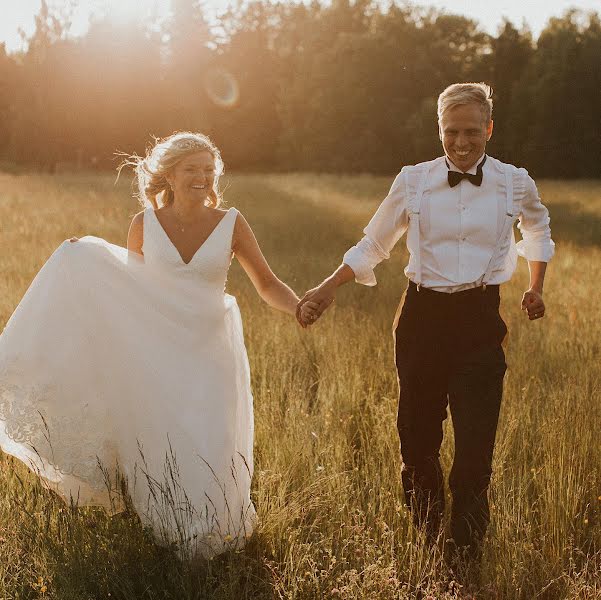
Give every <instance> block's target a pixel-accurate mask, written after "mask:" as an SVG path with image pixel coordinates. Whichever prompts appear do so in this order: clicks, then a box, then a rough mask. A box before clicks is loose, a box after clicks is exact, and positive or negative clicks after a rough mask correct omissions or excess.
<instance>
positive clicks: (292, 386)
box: [0, 174, 601, 600]
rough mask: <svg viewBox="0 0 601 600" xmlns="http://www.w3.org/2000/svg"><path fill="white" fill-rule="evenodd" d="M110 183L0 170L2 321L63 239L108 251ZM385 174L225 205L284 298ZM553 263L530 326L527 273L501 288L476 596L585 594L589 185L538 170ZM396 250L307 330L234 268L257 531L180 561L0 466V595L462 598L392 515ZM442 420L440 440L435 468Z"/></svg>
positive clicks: (593, 434) (347, 237) (593, 454)
mask: <svg viewBox="0 0 601 600" xmlns="http://www.w3.org/2000/svg"><path fill="white" fill-rule="evenodd" d="M126 179H127V178H126V177H123V178H122V180H121V181H120V183H119V184H118V185H117V186H114V184H113V180H114V177H113V176H112V175H79V174H78V175H67V174H65V175H59V176H47V175H34V174H27V175H20V176H19V175H0V248H1V252H0V328H1V327H3V325H4V324H5V322H6V320H7V319H8V317H9V316H10V314H11V313H12V311H13V310H14V308H15V306H16V305H17V304H18V302H19V300H20V299H21V297H22V295H23V294H24V292H25V290H26V289H27V286H28V285H29V283H30V282H31V280H32V278H33V277H34V275H35V273H36V272H37V271H38V269H39V268H40V266H41V265H42V264H43V262H44V261H45V260H46V259H47V258H48V256H49V255H50V254H51V252H52V251H53V250H54V249H55V248H56V246H58V244H59V243H60V242H61V241H62V240H63V239H65V238H67V237H70V236H72V235H79V236H80V235H85V234H93V235H98V236H101V237H104V238H105V239H107V240H109V241H111V242H114V243H118V244H121V245H123V244H124V243H125V236H126V231H127V227H128V223H129V219H130V217H131V215H132V214H133V213H134V212H135V211H137V210H138V209H137V207H136V203H135V201H134V200H132V199H131V193H130V192H131V190H130V187H129V182H128V181H126ZM391 179H392V178H379V177H369V176H356V177H350V176H349V177H336V176H320V175H317V176H314V175H269V176H262V175H238V176H228V177H226V183H227V186H228V189H227V191H226V194H225V198H226V201H227V203H228V205H234V206H236V207H238V208H239V209H240V210H241V211H242V212H243V213H244V214H245V216H246V217H247V219H248V220H249V222H250V223H251V225H252V226H253V228H254V230H255V233H256V235H257V238H258V239H259V242H260V244H261V246H262V248H263V251H264V253H265V255H266V256H267V258H268V260H269V262H270V264H271V266H272V267H273V269H274V270H275V271H276V273H277V274H278V275H279V276H280V277H281V278H282V279H284V280H285V281H287V282H288V283H289V284H290V285H291V286H292V287H293V288H294V289H295V290H296V291H297V292H298V293H301V292H303V291H304V290H305V289H306V288H308V287H312V286H313V285H315V284H316V283H317V282H319V281H320V280H321V279H322V278H323V276H325V275H326V274H327V273H329V272H330V271H331V270H332V269H333V268H334V267H335V266H337V265H338V264H339V261H340V258H341V256H342V254H343V252H344V251H345V250H346V249H347V248H348V247H349V246H350V245H352V244H353V243H354V242H355V240H357V239H358V237H359V236H360V235H361V229H362V227H363V226H364V224H365V223H366V222H367V220H368V219H369V216H370V215H371V214H372V212H373V210H374V209H375V207H376V206H377V205H378V202H379V200H381V198H382V197H383V196H384V195H385V193H386V191H387V189H388V187H389V185H390V182H391ZM539 187H540V190H541V195H542V196H543V198H544V199H545V202H546V203H547V205H548V206H549V208H550V211H551V217H552V228H553V237H554V239H555V241H556V243H557V253H556V256H555V258H554V260H553V261H552V263H551V265H550V268H549V271H548V277H547V280H546V288H545V300H546V303H547V316H546V317H545V318H544V319H542V320H540V321H535V322H529V321H528V320H527V318H526V317H525V316H524V315H523V314H522V313H521V312H520V310H519V302H520V298H521V293H522V291H523V290H524V289H525V287H526V285H527V267H526V264H525V262H524V261H520V262H521V264H520V267H519V271H518V272H517V273H516V276H515V277H514V278H513V280H512V281H511V282H510V283H509V284H507V285H505V286H504V289H503V290H502V310H503V316H504V318H505V320H506V322H507V324H508V327H509V331H510V337H509V343H508V346H507V349H506V351H507V362H508V365H509V369H508V372H507V376H506V383H505V396H504V404H503V407H502V414H501V421H500V425H499V430H498V435H497V446H496V453H495V461H494V475H493V483H492V487H491V490H490V495H491V501H492V502H491V504H492V522H491V525H490V528H489V535H488V538H487V543H486V547H485V551H484V564H483V575H482V581H481V582H480V583H479V584H478V587H479V592H478V593H477V595H476V597H477V598H479V599H480V598H482V599H493V598H495V599H503V600H534V599H535V598H536V599H543V600H552V599H553V600H555V599H556V600H560V599H561V600H564V599H576V598H578V599H581V600H584V599H587V600H593V599H598V598H601V443H600V432H601V367H600V365H601V319H600V316H601V311H600V310H599V296H600V292H601V285H600V284H599V282H600V281H601V182H594V181H589V182H582V181H581V182H561V181H542V182H539ZM405 252H406V251H405V249H404V242H401V243H400V244H399V245H398V248H397V249H396V251H395V253H394V255H393V257H392V258H391V260H389V261H388V262H387V263H385V264H383V265H381V266H380V267H379V269H378V271H377V273H376V274H377V276H378V280H379V285H378V286H377V287H375V288H372V289H369V288H365V287H362V286H358V285H353V284H350V285H348V286H346V288H344V289H343V290H341V291H340V293H339V297H338V300H337V303H336V305H335V306H334V307H333V308H332V309H331V310H330V311H329V313H328V314H327V316H324V318H323V319H322V320H321V321H320V322H319V323H318V324H317V325H316V326H315V327H314V328H313V329H312V330H310V331H303V330H301V329H300V328H299V327H298V326H296V324H295V323H294V322H293V321H292V319H290V318H289V317H287V316H286V315H282V314H279V313H276V312H274V311H272V310H271V309H269V308H268V307H267V306H265V305H264V304H262V303H261V301H260V299H259V298H258V296H257V295H256V294H255V292H254V290H253V288H252V286H251V285H250V283H249V281H248V280H247V279H246V277H245V275H244V273H243V272H242V271H241V269H240V268H239V266H238V265H237V264H236V263H234V265H233V267H232V270H231V272H230V281H229V291H230V293H233V294H234V295H236V296H237V298H238V301H239V304H240V308H241V311H242V315H243V319H244V326H245V338H246V345H247V348H248V352H249V358H250V363H251V369H252V381H253V390H254V397H255V420H256V438H255V467H256V470H255V478H254V483H253V497H254V501H255V504H256V507H257V510H258V514H259V519H260V524H259V527H258V530H257V532H256V534H255V535H254V537H253V538H252V541H251V543H250V544H249V545H248V546H247V547H246V548H245V549H244V550H243V551H240V552H234V553H231V554H226V555H223V556H220V557H218V558H216V559H214V560H212V561H208V562H205V563H202V564H195V565H190V564H186V563H179V562H178V561H177V560H176V558H175V557H174V556H173V555H172V554H170V553H169V552H168V551H164V550H161V549H159V548H157V547H155V546H154V545H153V544H152V543H151V541H150V538H149V536H148V533H147V532H145V531H143V530H142V529H141V528H140V527H139V525H138V523H137V522H136V520H135V518H129V517H128V518H113V519H109V518H107V517H106V515H105V514H104V513H103V512H102V511H99V510H94V509H86V510H72V509H69V508H66V507H64V506H63V505H62V504H61V503H60V502H59V501H57V500H56V499H55V498H54V497H53V496H52V495H51V494H49V493H48V492H46V491H45V490H43V488H42V487H41V486H40V484H39V482H38V481H37V480H36V479H35V477H33V476H32V475H31V474H30V473H29V472H28V470H27V469H26V468H24V467H22V466H21V465H19V464H16V463H15V462H14V461H13V460H12V459H10V458H8V457H6V456H4V455H1V456H0V598H6V599H11V600H13V599H15V600H16V599H29V598H55V599H59V600H71V599H72V600H87V599H96V598H105V599H106V598H111V599H112V600H115V599H134V598H135V599H154V598H157V599H158V598H161V599H165V598H173V599H178V600H180V599H187V598H197V599H205V598H215V599H228V600H242V599H249V600H250V599H252V600H255V599H257V600H259V599H274V600H275V599H284V598H286V599H288V598H290V599H292V598H294V599H303V600H304V599H307V600H319V599H322V598H323V599H329V598H336V599H354V598H365V599H374V600H375V599H378V600H387V599H397V598H398V599H405V598H407V599H409V598H411V599H413V598H427V597H430V598H433V599H436V600H441V599H452V598H461V597H465V593H464V592H465V590H464V589H461V586H460V585H458V584H457V583H456V582H453V581H452V580H451V578H450V576H449V573H448V571H447V570H446V568H445V566H444V563H443V561H442V560H441V557H440V555H439V553H437V552H432V551H430V550H428V549H427V548H426V547H425V546H424V545H423V544H422V540H421V538H420V536H419V535H417V534H416V532H415V531H414V529H413V528H412V526H411V524H410V520H409V518H408V515H407V513H406V511H405V509H404V507H403V502H402V491H401V484H400V458H399V452H398V440H397V433H396V429H395V417H396V402H397V400H396V394H397V389H396V377H395V371H394V365H393V362H392V338H391V322H392V319H393V316H394V313H395V310H396V306H397V303H398V301H399V298H400V296H401V293H402V291H403V288H404V286H405V281H404V278H403V275H402V266H403V265H404V262H405V258H406V257H405ZM449 421H450V419H449V420H447V422H446V425H447V432H446V436H445V443H444V447H443V464H444V468H445V471H446V473H448V471H449V468H450V463H451V459H452V431H451V428H450V423H449Z"/></svg>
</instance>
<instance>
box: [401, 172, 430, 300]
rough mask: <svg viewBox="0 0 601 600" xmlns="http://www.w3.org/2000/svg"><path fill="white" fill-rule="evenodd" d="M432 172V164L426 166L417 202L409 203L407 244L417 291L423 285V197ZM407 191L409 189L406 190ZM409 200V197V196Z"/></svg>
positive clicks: (416, 197) (418, 188) (420, 179)
mask: <svg viewBox="0 0 601 600" xmlns="http://www.w3.org/2000/svg"><path fill="white" fill-rule="evenodd" d="M429 172H430V163H426V164H425V165H424V170H423V171H422V173H421V176H420V178H419V183H418V184H417V193H416V194H415V200H414V201H413V202H412V203H411V202H410V203H409V226H408V228H409V230H408V231H407V242H408V245H409V247H410V248H411V249H412V250H413V261H414V267H415V274H414V275H413V282H414V283H415V284H416V285H417V289H418V290H419V288H420V287H421V284H422V261H421V248H420V236H419V213H420V207H421V203H422V196H423V195H424V190H425V189H426V181H427V180H428V173H429ZM405 189H407V188H405ZM407 198H409V195H408V194H407Z"/></svg>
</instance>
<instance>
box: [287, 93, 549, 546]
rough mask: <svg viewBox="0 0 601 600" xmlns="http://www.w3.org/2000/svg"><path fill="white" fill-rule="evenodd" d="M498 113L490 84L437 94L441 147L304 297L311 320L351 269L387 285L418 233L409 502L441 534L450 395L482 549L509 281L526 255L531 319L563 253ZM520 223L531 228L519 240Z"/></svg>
mask: <svg viewBox="0 0 601 600" xmlns="http://www.w3.org/2000/svg"><path fill="white" fill-rule="evenodd" d="M491 116H492V99H491V89H490V87H489V86H487V85H485V84H483V83H456V84H453V85H451V86H449V87H447V88H446V89H445V90H444V91H443V92H442V93H441V94H440V96H439V98H438V129H439V136H440V140H441V142H442V148H443V151H444V155H443V156H441V157H439V158H436V159H434V160H432V161H428V162H424V163H420V164H417V165H413V166H406V167H404V168H403V169H402V170H401V172H400V173H399V175H397V177H396V179H395V180H394V182H393V184H392V187H391V189H390V192H389V193H388V195H387V196H386V198H385V199H384V201H383V202H382V204H381V205H380V207H379V208H378V210H377V211H376V213H375V214H374V216H373V217H372V219H371V221H370V222H369V224H368V225H367V227H366V228H365V230H364V233H365V235H364V237H363V239H361V241H360V242H359V243H358V244H357V245H356V246H354V247H353V248H351V249H350V250H349V251H348V252H347V253H346V254H345V255H344V257H343V264H341V265H340V267H338V269H336V271H334V272H333V273H332V274H331V275H330V276H329V277H328V278H326V279H325V280H324V281H323V282H322V283H321V284H320V285H319V286H318V287H316V288H313V289H312V290H309V291H308V292H307V293H306V294H305V296H304V297H303V298H302V299H301V301H300V303H299V305H298V308H297V318H298V320H299V322H300V324H301V325H303V326H305V327H306V326H307V325H310V324H312V323H313V322H314V321H315V320H317V319H318V318H319V317H320V316H321V314H322V313H323V311H324V310H326V308H327V307H328V306H329V305H330V304H331V303H332V302H333V300H334V296H335V293H336V289H337V288H338V287H339V286H340V285H342V284H344V283H346V282H348V281H350V280H352V279H355V281H357V282H358V283H362V284H364V285H370V286H373V285H376V278H375V276H374V272H373V269H374V267H375V266H376V265H377V264H378V263H380V262H381V261H382V260H384V259H386V258H388V257H389V256H390V251H391V250H392V248H393V246H394V245H395V244H396V242H397V241H398V240H399V238H400V237H401V236H402V235H403V234H404V233H405V232H406V233H407V247H408V250H409V254H410V258H409V264H408V265H407V266H406V268H405V275H406V276H407V277H408V278H409V284H408V287H407V290H406V292H405V294H404V300H403V301H402V302H401V306H400V307H399V311H398V312H397V318H396V319H395V328H394V330H395V360H396V367H397V372H398V380H399V388H400V395H399V407H398V419H397V428H398V432H399V436H400V443H401V455H402V460H403V467H402V473H401V477H402V483H403V488H404V492H405V500H406V503H407V506H408V508H409V510H410V511H411V512H412V514H413V518H414V522H415V523H416V525H418V526H420V527H423V528H424V530H425V532H426V534H427V537H428V539H429V540H431V541H433V540H434V539H436V537H437V535H438V533H439V530H440V526H441V522H442V515H443V512H444V501H445V495H444V478H443V473H442V469H441V466H440V460H439V451H440V446H441V443H442V438H443V430H442V424H443V421H444V420H445V418H446V417H447V405H448V406H449V408H450V412H451V415H452V420H453V427H454V437H455V456H454V461H453V467H452V469H451V473H450V477H449V486H450V489H451V493H452V499H453V505H452V510H451V536H452V538H453V539H454V542H455V544H456V546H457V547H458V548H462V549H463V552H466V553H467V555H468V556H470V557H473V558H476V557H478V556H479V553H480V547H481V541H482V538H483V536H484V534H485V532H486V528H487V526H488V522H489V506H488V497H487V490H488V486H489V483H490V477H491V465H492V456H493V448H494V442H495V434H496V429H497V421H498V415H499V408H500V405H501V396H502V391H503V376H504V374H505V369H506V365H505V355H504V352H503V348H502V346H501V342H502V341H503V338H504V337H505V335H506V333H507V328H506V326H505V323H504V322H503V319H502V318H501V316H500V315H499V285H500V284H502V283H504V282H506V281H508V280H509V279H510V278H511V276H512V274H513V272H514V270H515V267H516V262H517V256H518V255H520V256H522V257H524V258H525V259H526V260H527V261H528V266H529V269H530V286H529V288H528V290H526V291H525V292H524V295H523V298H522V305H521V307H522V310H524V311H526V313H527V315H528V318H529V319H530V320H531V321H533V320H538V319H541V318H542V317H543V316H544V314H545V304H544V302H543V280H544V277H545V268H546V265H547V262H548V261H549V260H550V258H551V257H552V255H553V251H554V244H553V241H552V240H551V234H550V229H549V215H548V211H547V209H546V208H545V207H544V206H543V204H542V203H541V201H540V198H539V196H538V192H537V189H536V185H535V183H534V181H533V180H532V179H531V178H530V177H529V176H528V173H527V172H526V170H525V169H519V168H517V167H514V166H512V165H509V164H505V163H502V162H501V161H499V160H497V159H495V158H492V157H491V156H488V155H487V154H486V153H485V149H486V142H487V141H488V140H489V139H490V137H491V135H492V132H493V121H492V118H491ZM515 221H518V228H519V229H520V232H521V235H522V240H521V241H520V242H518V243H517V244H516V242H515V239H514V234H513V224H514V222H515Z"/></svg>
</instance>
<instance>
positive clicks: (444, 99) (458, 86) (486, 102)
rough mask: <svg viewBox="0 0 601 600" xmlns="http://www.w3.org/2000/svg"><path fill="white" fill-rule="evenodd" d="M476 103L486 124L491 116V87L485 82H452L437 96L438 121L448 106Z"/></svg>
mask: <svg viewBox="0 0 601 600" xmlns="http://www.w3.org/2000/svg"><path fill="white" fill-rule="evenodd" d="M461 104H477V105H478V106H479V107H480V108H481V110H482V114H483V116H484V119H485V122H486V123H487V124H488V123H489V122H490V120H491V118H492V88H491V87H490V86H489V85H487V84H486V83H453V84H452V85H450V86H449V87H447V88H446V89H445V90H444V91H443V92H442V94H440V96H438V121H439V122H440V120H441V119H442V115H443V114H444V113H445V111H447V110H448V109H449V108H453V107H455V106H460V105H461Z"/></svg>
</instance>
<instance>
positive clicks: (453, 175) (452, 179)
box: [445, 156, 486, 187]
mask: <svg viewBox="0 0 601 600" xmlns="http://www.w3.org/2000/svg"><path fill="white" fill-rule="evenodd" d="M445 162H446V163H447V168H449V172H448V175H447V178H448V180H449V185H450V186H451V187H455V186H456V185H457V184H459V183H460V182H461V180H462V179H467V180H468V181H470V182H471V183H473V184H474V185H477V186H481V185H482V165H483V164H484V163H485V162H486V156H484V158H483V159H482V162H481V163H480V164H479V165H478V168H477V169H476V174H475V175H472V174H471V173H460V172H459V171H451V170H450V166H449V163H448V161H447V160H446V159H445Z"/></svg>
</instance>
